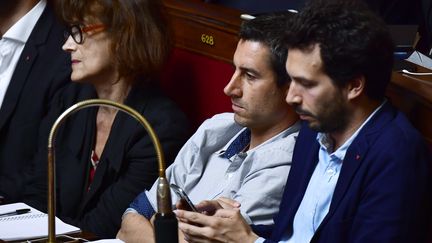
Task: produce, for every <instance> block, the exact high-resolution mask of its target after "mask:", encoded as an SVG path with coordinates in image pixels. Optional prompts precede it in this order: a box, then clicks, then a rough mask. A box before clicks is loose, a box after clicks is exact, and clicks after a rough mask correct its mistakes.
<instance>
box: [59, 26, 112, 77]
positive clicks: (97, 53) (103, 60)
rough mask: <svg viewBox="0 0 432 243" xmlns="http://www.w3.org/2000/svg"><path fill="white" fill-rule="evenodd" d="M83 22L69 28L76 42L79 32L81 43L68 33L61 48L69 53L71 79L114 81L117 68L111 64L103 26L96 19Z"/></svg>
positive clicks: (110, 53)
mask: <svg viewBox="0 0 432 243" xmlns="http://www.w3.org/2000/svg"><path fill="white" fill-rule="evenodd" d="M85 22H86V23H85V24H81V25H79V28H76V27H75V30H74V29H71V32H72V33H73V34H72V35H74V37H75V40H77V41H78V42H80V40H79V37H80V36H79V33H78V32H81V37H82V39H81V40H82V42H81V44H78V43H77V42H76V41H75V40H74V38H73V37H72V35H70V36H69V37H68V38H67V40H66V42H65V43H64V45H63V50H65V51H67V52H70V54H71V60H72V75H71V80H72V81H76V82H86V83H91V84H97V83H106V82H112V81H113V80H114V81H115V79H116V78H117V69H116V68H115V65H114V64H113V63H114V62H113V55H112V51H111V39H110V38H109V36H108V33H107V32H106V31H105V27H104V26H103V25H102V24H101V23H100V22H99V21H97V20H95V21H85Z"/></svg>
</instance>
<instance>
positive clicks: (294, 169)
mask: <svg viewBox="0 0 432 243" xmlns="http://www.w3.org/2000/svg"><path fill="white" fill-rule="evenodd" d="M318 149H319V144H318V142H317V141H316V132H314V131H312V130H310V129H309V128H308V127H307V123H303V126H302V128H301V130H300V133H299V136H298V138H297V141H296V145H295V148H294V154H293V160H292V165H291V169H290V174H289V175H288V180H287V184H286V186H285V191H284V195H283V198H282V202H281V205H280V209H279V214H278V215H277V216H276V218H275V224H276V227H275V229H274V232H273V234H272V239H281V237H282V236H284V235H285V234H286V233H287V231H289V234H291V231H292V224H293V221H294V216H295V214H296V212H297V209H298V207H299V205H300V203H301V201H302V199H303V196H304V193H305V192H306V188H307V186H308V184H309V180H310V178H311V176H312V173H313V171H314V169H315V167H316V164H317V162H318ZM292 195H296V196H295V197H294V198H293V196H292Z"/></svg>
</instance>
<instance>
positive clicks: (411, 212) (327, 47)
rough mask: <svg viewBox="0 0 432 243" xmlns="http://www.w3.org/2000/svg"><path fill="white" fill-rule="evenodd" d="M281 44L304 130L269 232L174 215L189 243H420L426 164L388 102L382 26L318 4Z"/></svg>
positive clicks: (232, 220) (231, 220) (230, 213)
mask: <svg viewBox="0 0 432 243" xmlns="http://www.w3.org/2000/svg"><path fill="white" fill-rule="evenodd" d="M286 42H287V44H288V58H287V63H286V68H287V72H288V74H289V75H290V77H291V80H292V81H291V84H290V88H289V91H288V94H287V99H286V100H287V102H288V103H290V104H291V105H293V107H294V108H295V110H296V112H297V113H298V114H299V115H300V118H301V119H302V120H304V124H303V127H302V129H301V131H300V134H299V137H298V139H297V142H296V146H295V150H294V155H293V164H292V167H291V171H290V174H289V177H288V181H287V184H286V187H285V191H284V196H283V199H282V203H281V205H280V211H279V213H278V215H277V216H276V217H275V221H274V223H275V224H274V226H262V225H261V226H254V227H253V229H254V232H253V231H252V230H251V228H250V227H249V226H248V225H247V224H246V223H245V221H244V220H243V219H242V218H241V216H240V214H239V213H238V208H237V209H236V208H230V207H228V206H227V205H223V206H224V207H225V208H222V205H218V204H217V203H216V202H206V203H203V204H201V205H200V206H202V207H203V208H204V207H206V209H208V208H209V207H210V206H212V207H216V208H218V210H217V211H216V213H215V214H214V215H213V216H208V215H204V214H197V213H192V212H186V211H182V210H178V211H177V216H178V218H179V220H180V222H181V223H179V228H180V229H181V230H182V231H183V232H184V233H185V236H186V239H187V240H188V241H189V242H206V241H215V240H218V241H220V242H295V243H303V242H331V243H338V242H340V243H344V242H389V243H393V242H424V241H425V237H426V233H427V226H428V218H430V205H431V173H430V172H431V168H430V165H431V164H432V163H431V158H432V156H431V155H430V154H429V153H428V151H427V148H426V145H425V142H424V141H423V139H422V136H421V134H419V133H418V132H417V131H416V130H415V129H414V128H413V127H412V126H411V124H410V123H409V122H408V120H407V119H406V117H405V116H404V115H403V114H402V113H401V112H399V111H397V110H396V109H395V108H394V107H393V106H392V105H391V104H390V101H389V100H387V99H385V97H384V93H385V89H386V86H387V84H388V83H389V81H390V77H391V72H392V70H391V69H392V61H393V45H392V40H391V37H390V35H389V33H388V31H387V29H386V27H385V24H384V23H383V22H382V21H381V20H380V19H378V18H377V17H376V16H375V15H373V14H372V13H371V12H370V10H368V9H367V8H366V7H365V6H364V5H362V4H360V3H354V2H351V1H342V2H335V1H322V2H320V1H315V2H313V3H312V4H310V5H308V6H307V7H306V8H305V9H304V10H303V11H302V12H301V13H300V14H298V15H297V17H295V18H294V20H293V23H292V24H291V29H290V30H289V33H287V38H286ZM234 205H235V204H234V203H233V204H232V206H234ZM232 206H231V207H232ZM215 216H218V217H215Z"/></svg>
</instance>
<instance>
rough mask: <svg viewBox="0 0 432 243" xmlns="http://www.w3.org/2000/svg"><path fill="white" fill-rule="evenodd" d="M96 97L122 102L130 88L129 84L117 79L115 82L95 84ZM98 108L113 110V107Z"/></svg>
mask: <svg viewBox="0 0 432 243" xmlns="http://www.w3.org/2000/svg"><path fill="white" fill-rule="evenodd" d="M95 89H96V93H97V95H98V98H100V99H106V100H111V101H114V102H117V103H120V104H123V103H124V101H125V100H126V97H127V95H128V94H129V91H130V89H131V86H130V84H128V83H127V82H125V81H124V80H122V79H121V80H118V81H117V82H116V83H114V84H112V83H102V84H97V85H95ZM99 110H109V111H112V112H114V111H115V110H114V109H111V108H107V107H100V109H99Z"/></svg>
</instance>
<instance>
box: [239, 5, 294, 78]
mask: <svg viewBox="0 0 432 243" xmlns="http://www.w3.org/2000/svg"><path fill="white" fill-rule="evenodd" d="M292 15H294V14H293V13H291V12H288V11H284V12H277V13H268V14H263V15H259V16H258V17H256V18H255V19H252V20H246V21H244V22H243V23H242V25H241V27H240V32H239V37H240V39H241V40H246V41H256V42H260V43H262V44H264V45H266V46H267V47H269V49H270V62H271V66H272V68H273V70H274V72H275V73H276V76H277V84H278V85H279V86H281V85H283V84H285V83H287V82H288V81H289V80H290V79H289V76H288V74H287V72H286V69H285V62H286V58H287V47H286V45H285V44H284V43H283V38H284V35H283V30H284V29H286V28H287V25H288V21H289V19H290V17H291V16H292Z"/></svg>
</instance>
